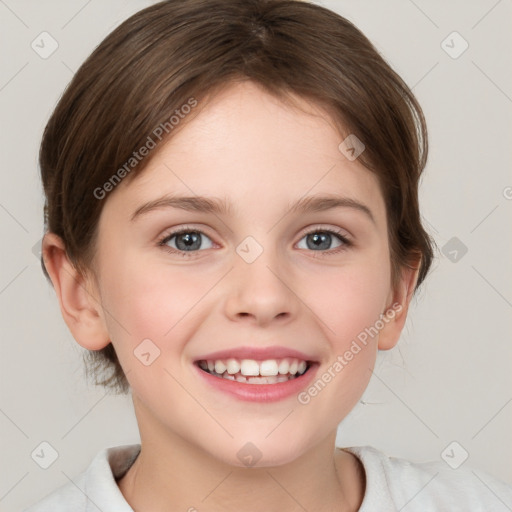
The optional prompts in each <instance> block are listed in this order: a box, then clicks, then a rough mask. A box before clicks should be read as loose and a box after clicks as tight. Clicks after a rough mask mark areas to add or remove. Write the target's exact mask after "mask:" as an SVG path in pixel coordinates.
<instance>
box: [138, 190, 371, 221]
mask: <svg viewBox="0 0 512 512" xmlns="http://www.w3.org/2000/svg"><path fill="white" fill-rule="evenodd" d="M161 208H177V209H180V210H186V211H191V212H200V213H213V214H218V215H222V214H228V215H231V214H232V213H233V207H232V204H230V203H229V202H228V201H227V200H226V199H220V198H215V197H203V196H170V195H167V196H164V197H161V198H159V199H155V200H153V201H149V202H147V203H145V204H143V205H142V206H140V207H139V208H137V210H135V212H134V213H133V214H132V216H131V221H134V220H135V219H136V218H137V217H139V216H141V215H143V214H145V213H148V212H150V211H153V210H157V209H161ZM335 208H352V209H355V210H357V211H360V212H363V213H364V214H365V215H366V216H367V217H368V218H369V219H370V220H371V221H372V222H373V223H374V224H375V218H374V216H373V214H372V212H371V210H370V208H368V206H366V205H365V204H363V203H361V202H359V201H357V200H355V199H352V198H350V197H342V196H335V195H324V196H309V197H303V198H301V199H299V200H298V201H296V202H295V203H294V204H290V203H289V204H288V210H289V213H308V212H324V211H327V210H332V209H335Z"/></svg>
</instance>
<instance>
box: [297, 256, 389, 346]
mask: <svg viewBox="0 0 512 512" xmlns="http://www.w3.org/2000/svg"><path fill="white" fill-rule="evenodd" d="M382 254H385V252H380V251H375V252H373V253H371V254H368V255H366V256H364V257H361V256H356V257H354V258H353V260H351V261H348V262H347V263H346V264H343V265H340V266H339V267H334V266H333V267H331V268H330V269H329V270H328V271H325V270H324V271H323V272H318V273H317V274H316V275H315V279H314V281H308V283H306V282H304V284H305V286H306V287H307V288H304V289H303V290H302V292H301V293H302V295H303V296H304V297H306V298H307V300H306V301H305V302H306V303H307V304H308V305H309V306H310V307H311V308H312V309H314V311H315V313H316V315H317V316H318V317H319V318H320V319H321V320H322V322H321V325H323V327H324V332H325V335H326V337H327V338H328V339H330V340H331V342H332V344H333V345H334V347H333V348H335V349H337V350H338V351H339V350H345V347H346V345H347V344H348V345H350V342H351V341H352V340H353V339H354V338H356V337H357V336H358V335H359V334H360V333H361V332H362V331H364V330H365V328H369V327H370V326H372V325H374V324H375V322H376V321H377V320H378V319H379V316H380V314H381V313H383V312H384V309H385V306H386V300H387V297H388V294H389V289H390V288H389V286H390V275H389V271H390V266H389V260H388V259H387V258H384V257H382ZM375 341H376V340H375Z"/></svg>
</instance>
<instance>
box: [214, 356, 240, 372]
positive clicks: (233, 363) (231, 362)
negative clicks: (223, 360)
mask: <svg viewBox="0 0 512 512" xmlns="http://www.w3.org/2000/svg"><path fill="white" fill-rule="evenodd" d="M227 367H228V373H229V374H230V375H234V374H235V373H238V372H239V371H240V363H239V362H238V361H237V360H236V359H228V361H227ZM217 373H218V372H217Z"/></svg>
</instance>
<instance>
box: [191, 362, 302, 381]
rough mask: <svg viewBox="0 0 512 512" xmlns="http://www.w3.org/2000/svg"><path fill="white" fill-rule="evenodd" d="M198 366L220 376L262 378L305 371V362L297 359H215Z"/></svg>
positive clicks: (200, 363)
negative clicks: (240, 375) (225, 374)
mask: <svg viewBox="0 0 512 512" xmlns="http://www.w3.org/2000/svg"><path fill="white" fill-rule="evenodd" d="M199 366H200V367H201V368H203V369H204V370H206V369H208V371H210V372H213V371H214V372H215V373H218V374H219V375H222V374H223V373H224V372H225V371H226V370H227V372H228V374H230V375H234V374H235V373H238V372H240V373H241V374H242V375H245V376H257V375H261V376H262V377H268V376H275V375H278V374H281V375H285V374H287V373H290V374H292V375H295V374H296V373H299V374H302V373H304V372H305V371H306V367H307V363H306V361H301V360H299V359H291V358H285V359H266V360H265V361H256V360H254V359H242V360H238V359H234V358H230V359H216V360H211V361H204V360H203V361H200V362H199Z"/></svg>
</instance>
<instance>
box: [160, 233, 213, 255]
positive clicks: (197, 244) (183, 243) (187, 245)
mask: <svg viewBox="0 0 512 512" xmlns="http://www.w3.org/2000/svg"><path fill="white" fill-rule="evenodd" d="M204 238H206V239H207V240H208V241H209V243H207V244H206V245H207V246H206V247H204V245H205V244H204V243H203V239H204ZM174 239H175V240H174ZM158 245H160V246H163V248H164V249H166V250H169V252H178V253H180V252H181V253H183V252H197V251H198V250H199V249H200V248H202V249H211V248H212V246H213V245H212V241H211V239H210V237H208V236H207V235H206V234H205V233H204V232H203V231H201V230H199V229H189V228H182V229H180V230H177V231H173V232H172V233H169V234H168V235H166V236H165V238H163V239H162V240H160V241H159V242H158Z"/></svg>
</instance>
